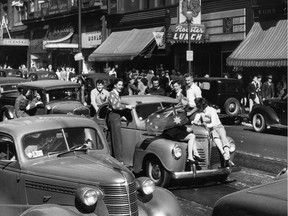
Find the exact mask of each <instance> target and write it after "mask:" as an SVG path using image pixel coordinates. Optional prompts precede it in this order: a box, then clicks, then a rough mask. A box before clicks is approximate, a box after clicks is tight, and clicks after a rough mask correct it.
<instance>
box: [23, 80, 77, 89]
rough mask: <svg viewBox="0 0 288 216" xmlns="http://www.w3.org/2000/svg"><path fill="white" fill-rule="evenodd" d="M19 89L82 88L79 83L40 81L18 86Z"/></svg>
mask: <svg viewBox="0 0 288 216" xmlns="http://www.w3.org/2000/svg"><path fill="white" fill-rule="evenodd" d="M18 87H29V88H34V89H46V90H49V89H54V88H69V87H71V88H76V87H80V84H79V83H75V82H70V81H64V80H54V79H51V80H38V81H33V82H24V83H21V84H19V85H18Z"/></svg>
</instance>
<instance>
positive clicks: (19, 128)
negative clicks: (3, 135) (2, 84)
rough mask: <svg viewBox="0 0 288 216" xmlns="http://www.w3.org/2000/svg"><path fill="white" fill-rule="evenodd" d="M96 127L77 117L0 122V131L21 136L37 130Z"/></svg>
mask: <svg viewBox="0 0 288 216" xmlns="http://www.w3.org/2000/svg"><path fill="white" fill-rule="evenodd" d="M67 126H68V127H98V126H97V124H96V123H95V122H94V121H93V120H91V119H89V118H86V117H82V116H77V115H61V114H58V115H39V116H29V117H24V118H16V119H12V120H8V121H3V122H0V131H1V132H7V133H9V134H13V135H14V136H22V135H24V134H27V133H32V132H37V131H39V130H51V129H57V128H65V127H67Z"/></svg>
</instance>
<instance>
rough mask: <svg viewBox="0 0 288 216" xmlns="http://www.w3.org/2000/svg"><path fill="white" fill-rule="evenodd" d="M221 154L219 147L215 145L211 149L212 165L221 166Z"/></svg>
mask: <svg viewBox="0 0 288 216" xmlns="http://www.w3.org/2000/svg"><path fill="white" fill-rule="evenodd" d="M220 157H221V155H220V152H219V150H218V148H217V146H213V147H212V149H211V159H210V166H211V167H212V166H215V165H217V166H219V165H220V164H221V158H220Z"/></svg>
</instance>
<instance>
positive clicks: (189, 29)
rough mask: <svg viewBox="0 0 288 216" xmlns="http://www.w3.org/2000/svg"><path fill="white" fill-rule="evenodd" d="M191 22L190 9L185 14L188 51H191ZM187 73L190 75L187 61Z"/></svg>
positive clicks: (190, 70) (189, 64)
mask: <svg viewBox="0 0 288 216" xmlns="http://www.w3.org/2000/svg"><path fill="white" fill-rule="evenodd" d="M192 20H193V16H192V11H191V10H190V9H188V10H187V12H186V21H187V24H188V51H191V22H192ZM188 73H192V68H191V61H189V60H188Z"/></svg>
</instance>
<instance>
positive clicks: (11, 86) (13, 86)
mask: <svg viewBox="0 0 288 216" xmlns="http://www.w3.org/2000/svg"><path fill="white" fill-rule="evenodd" d="M10 91H17V84H5V85H1V87H0V93H5V92H10Z"/></svg>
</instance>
